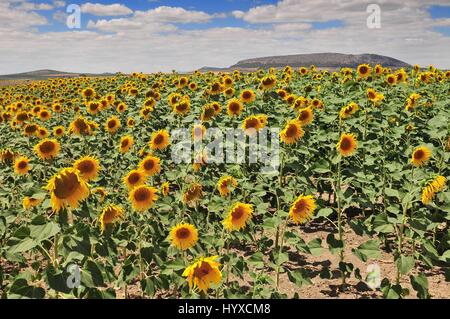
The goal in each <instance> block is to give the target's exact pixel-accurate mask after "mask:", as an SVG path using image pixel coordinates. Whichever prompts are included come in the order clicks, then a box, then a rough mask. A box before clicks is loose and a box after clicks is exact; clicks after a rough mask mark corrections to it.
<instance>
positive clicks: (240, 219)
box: [223, 202, 253, 231]
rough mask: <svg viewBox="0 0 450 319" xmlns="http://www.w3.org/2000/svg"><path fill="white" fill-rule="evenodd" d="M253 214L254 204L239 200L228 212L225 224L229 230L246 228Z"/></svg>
mask: <svg viewBox="0 0 450 319" xmlns="http://www.w3.org/2000/svg"><path fill="white" fill-rule="evenodd" d="M252 215H253V205H251V204H245V203H241V202H238V203H236V204H234V206H233V207H232V208H231V209H230V211H229V212H228V215H227V217H226V218H225V220H224V221H223V225H224V226H225V228H226V229H227V230H229V231H232V230H240V229H242V228H244V227H245V226H246V224H247V222H248V221H249V220H250V218H251V217H252Z"/></svg>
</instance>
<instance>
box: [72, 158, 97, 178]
mask: <svg viewBox="0 0 450 319" xmlns="http://www.w3.org/2000/svg"><path fill="white" fill-rule="evenodd" d="M73 168H74V169H76V170H78V172H79V175H80V177H81V178H82V179H83V180H84V181H86V182H89V181H91V180H94V179H96V178H97V176H98V173H99V171H100V162H99V160H98V159H96V158H95V157H92V156H84V157H82V158H80V159H78V160H76V161H75V163H74V164H73Z"/></svg>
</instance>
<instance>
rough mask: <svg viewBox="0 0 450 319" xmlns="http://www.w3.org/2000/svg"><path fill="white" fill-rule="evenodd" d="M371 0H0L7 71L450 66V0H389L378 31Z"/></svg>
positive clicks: (1, 65) (1, 51)
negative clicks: (399, 63)
mask: <svg viewBox="0 0 450 319" xmlns="http://www.w3.org/2000/svg"><path fill="white" fill-rule="evenodd" d="M372 3H376V1H373V0H346V1H342V2H330V1H328V0H215V1H212V0H168V1H164V0H133V1H131V0H88V1H86V0H1V1H0V37H1V38H2V40H3V45H2V46H0V69H4V70H8V71H26V70H28V69H36V68H56V69H61V68H63V69H65V70H68V71H83V72H86V71H89V70H91V71H95V72H101V71H103V72H108V71H126V72H127V71H144V72H153V71H159V70H162V71H166V70H171V69H173V68H175V69H179V70H192V69H195V68H198V67H202V66H204V65H210V66H228V65H231V64H234V63H235V62H236V61H238V60H241V59H245V58H251V57H256V56H266V55H278V54H295V53H314V52H340V53H354V54H358V53H375V54H383V55H388V56H392V57H394V58H398V59H400V60H404V61H405V62H408V63H411V64H414V63H419V64H435V65H437V66H438V67H441V68H450V58H449V57H448V56H447V55H445V53H446V52H449V51H450V3H449V2H448V1H446V0H408V1H404V0H392V1H389V2H385V1H383V2H382V3H381V4H379V8H380V18H381V25H380V28H375V29H374V28H369V25H368V24H367V19H368V16H369V14H370V12H367V11H366V9H367V8H368V6H369V5H370V4H372ZM69 4H77V5H79V7H80V9H81V28H80V29H69V28H68V27H67V25H66V19H67V12H66V8H67V6H68V5H69ZM30 46H32V48H33V49H30ZM99 48H101V49H100V50H99ZM124 56H126V57H127V59H123V57H124ZM4 72H5V73H6V71H4Z"/></svg>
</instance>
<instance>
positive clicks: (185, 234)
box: [176, 227, 191, 239]
mask: <svg viewBox="0 0 450 319" xmlns="http://www.w3.org/2000/svg"><path fill="white" fill-rule="evenodd" d="M190 235H191V232H190V230H189V229H187V228H185V227H183V228H180V229H178V230H177V233H176V236H177V238H179V239H186V238H189V236H190Z"/></svg>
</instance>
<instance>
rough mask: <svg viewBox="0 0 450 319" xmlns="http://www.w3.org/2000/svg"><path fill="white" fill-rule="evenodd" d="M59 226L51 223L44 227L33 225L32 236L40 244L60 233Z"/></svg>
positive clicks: (31, 227)
mask: <svg viewBox="0 0 450 319" xmlns="http://www.w3.org/2000/svg"><path fill="white" fill-rule="evenodd" d="M60 230H61V229H60V228H59V225H58V224H56V223H54V222H50V223H47V224H44V225H31V226H30V236H31V238H33V239H34V240H36V242H38V243H40V242H42V241H44V240H46V239H48V238H51V237H53V236H55V235H56V234H58V233H59V232H60Z"/></svg>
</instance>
